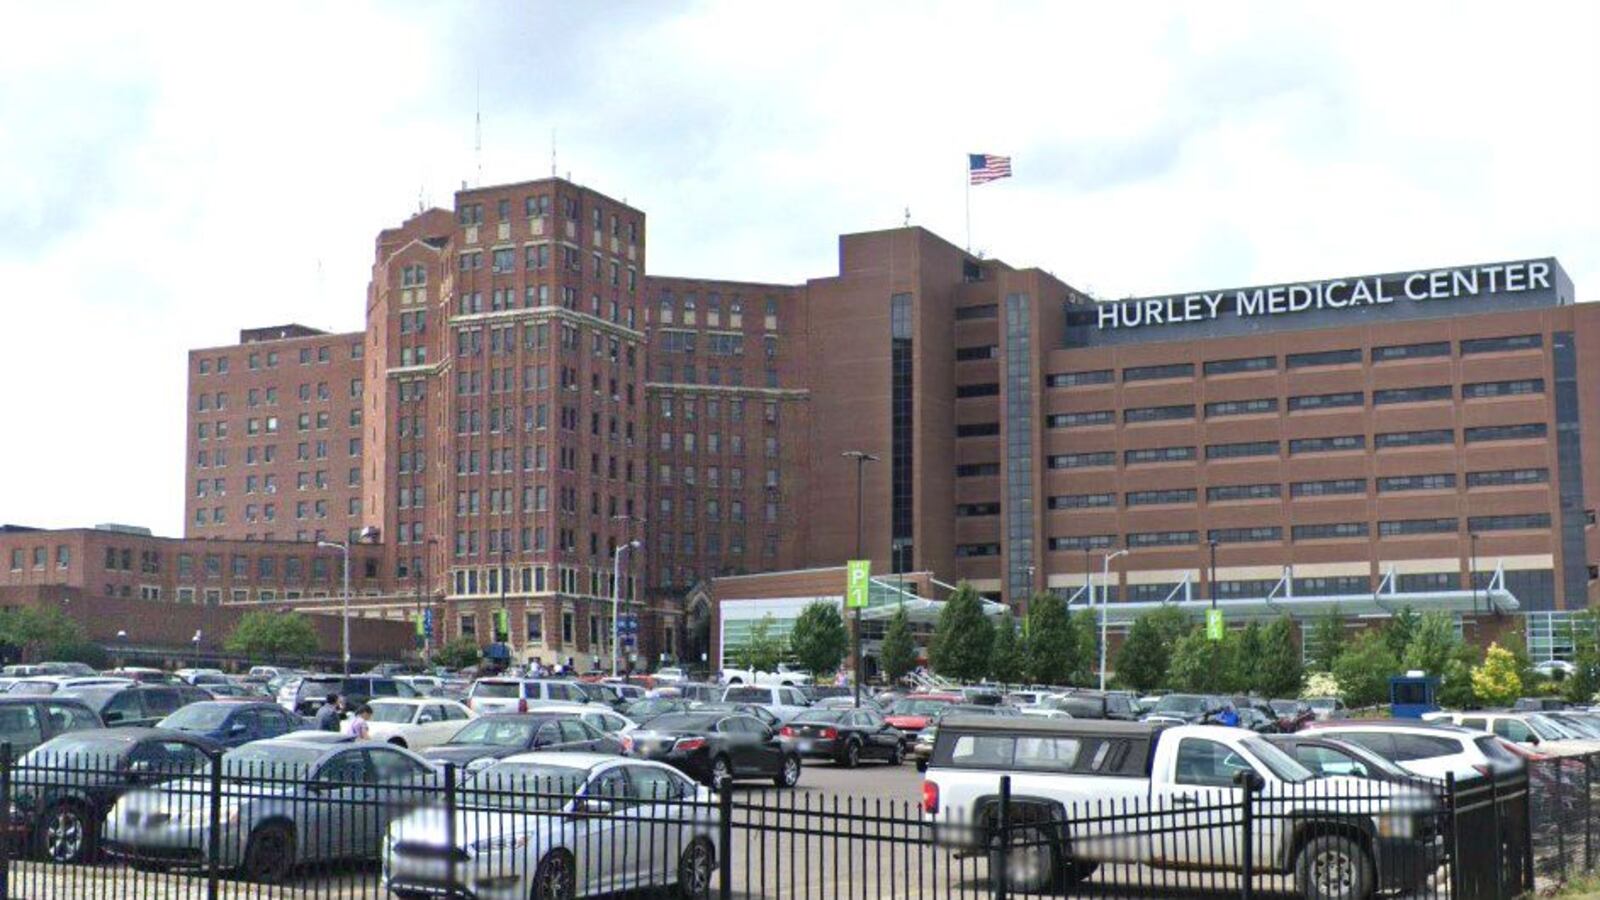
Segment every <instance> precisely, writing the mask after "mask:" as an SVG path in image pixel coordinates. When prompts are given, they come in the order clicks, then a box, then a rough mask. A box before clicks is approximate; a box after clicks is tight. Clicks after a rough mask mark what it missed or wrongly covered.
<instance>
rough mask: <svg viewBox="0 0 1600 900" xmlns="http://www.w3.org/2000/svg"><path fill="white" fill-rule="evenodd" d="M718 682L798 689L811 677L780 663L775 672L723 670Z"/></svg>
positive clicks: (809, 680)
mask: <svg viewBox="0 0 1600 900" xmlns="http://www.w3.org/2000/svg"><path fill="white" fill-rule="evenodd" d="M719 680H720V681H721V682H722V683H723V684H768V685H776V686H780V687H799V686H801V685H805V684H810V683H811V676H810V675H807V674H806V673H804V672H800V671H796V670H794V669H791V668H789V667H788V666H785V665H782V664H781V663H780V664H779V665H778V671H776V672H759V671H752V670H750V669H723V670H722V675H721V677H720V679H719Z"/></svg>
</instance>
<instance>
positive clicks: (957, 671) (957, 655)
mask: <svg viewBox="0 0 1600 900" xmlns="http://www.w3.org/2000/svg"><path fill="white" fill-rule="evenodd" d="M993 646H994V625H993V624H991V623H990V622H989V619H988V617H987V616H985V615H984V614H983V599H982V598H981V597H979V596H978V592H977V591H976V590H973V588H972V585H970V584H967V583H966V582H965V581H963V582H961V584H960V585H959V586H957V587H956V590H955V593H953V594H951V595H950V599H949V600H946V601H945V604H944V609H943V610H941V611H940V613H939V624H938V625H937V626H936V627H935V629H934V632H933V641H932V642H931V643H930V645H929V646H928V659H929V662H931V663H933V668H934V671H936V672H938V673H939V674H940V675H943V676H945V677H946V678H953V679H955V680H956V681H968V682H972V681H981V680H983V677H984V676H985V675H987V674H989V651H990V649H991V648H992V647H993Z"/></svg>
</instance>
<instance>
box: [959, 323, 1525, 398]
mask: <svg viewBox="0 0 1600 900" xmlns="http://www.w3.org/2000/svg"><path fill="white" fill-rule="evenodd" d="M969 308H970V307H969ZM956 313H957V315H956V318H957V319H960V318H962V316H961V310H959V309H958V310H957V311H956ZM1543 346H1544V337H1543V336H1542V335H1538V334H1519V335H1510V336H1506V337H1491V338H1469V339H1467V340H1463V341H1461V342H1460V344H1459V349H1460V353H1461V355H1462V356H1472V355H1475V354H1481V353H1508V352H1513V351H1518V350H1536V349H1538V348H1540V347H1543ZM1450 355H1451V344H1450V342H1449V341H1428V342H1424V343H1418V344H1395V345H1391V346H1385V347H1373V348H1372V350H1371V354H1370V358H1371V361H1372V362H1375V363H1381V362H1393V361H1396V360H1403V359H1422V358H1430V357H1448V356H1450ZM1362 359H1363V353H1362V351H1361V350H1360V348H1355V347H1352V348H1348V349H1342V350H1318V351H1313V352H1308V353H1290V354H1287V355H1285V356H1284V357H1283V360H1282V368H1286V369H1301V368H1310V367H1313V366H1338V365H1353V364H1358V363H1360V362H1361V361H1362ZM1279 367H1280V365H1279V359H1278V357H1277V356H1250V357H1242V358H1238V359H1218V360H1210V361H1208V362H1206V363H1204V364H1203V366H1202V370H1203V372H1204V373H1205V374H1206V375H1208V376H1215V375H1232V374H1238V373H1241V372H1274V371H1277V370H1278V369H1279ZM1194 375H1195V366H1194V363H1187V362H1186V363H1166V364H1163V365H1154V366H1127V367H1125V368H1123V370H1122V381H1123V383H1124V384H1126V383H1128V382H1137V381H1157V380H1162V379H1169V378H1193V377H1194ZM1115 381H1116V373H1115V372H1114V370H1112V369H1095V370H1091V371H1084V372H1061V373H1055V374H1052V375H1049V376H1047V377H1046V379H1045V384H1046V385H1047V386H1048V387H1083V386H1087V385H1097V384H1111V383H1113V382H1115Z"/></svg>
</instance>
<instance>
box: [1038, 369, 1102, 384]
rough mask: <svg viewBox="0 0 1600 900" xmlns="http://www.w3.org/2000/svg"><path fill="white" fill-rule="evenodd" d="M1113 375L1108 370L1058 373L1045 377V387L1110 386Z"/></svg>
mask: <svg viewBox="0 0 1600 900" xmlns="http://www.w3.org/2000/svg"><path fill="white" fill-rule="evenodd" d="M1114 380H1115V378H1114V373H1113V372H1112V371H1111V370H1110V369H1096V370H1094V371H1092V372H1058V373H1056V374H1054V375H1047V376H1045V380H1044V383H1045V386H1046V387H1059V388H1067V387H1085V386H1088V385H1094V384H1110V383H1111V382H1112V381H1114Z"/></svg>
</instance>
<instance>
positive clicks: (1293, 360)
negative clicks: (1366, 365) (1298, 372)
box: [1284, 348, 1361, 369]
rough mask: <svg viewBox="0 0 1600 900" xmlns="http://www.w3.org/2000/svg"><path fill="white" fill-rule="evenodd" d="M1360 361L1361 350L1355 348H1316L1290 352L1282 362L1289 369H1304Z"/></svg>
mask: <svg viewBox="0 0 1600 900" xmlns="http://www.w3.org/2000/svg"><path fill="white" fill-rule="evenodd" d="M1358 362H1361V351H1360V350H1358V349H1355V348H1351V349H1349V350H1318V351H1315V352H1312V353H1291V354H1289V355H1288V356H1287V357H1286V358H1285V360H1284V364H1285V366H1286V367H1287V368H1290V369H1305V368H1310V367H1311V366H1344V365H1349V364H1351V363H1358Z"/></svg>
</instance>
